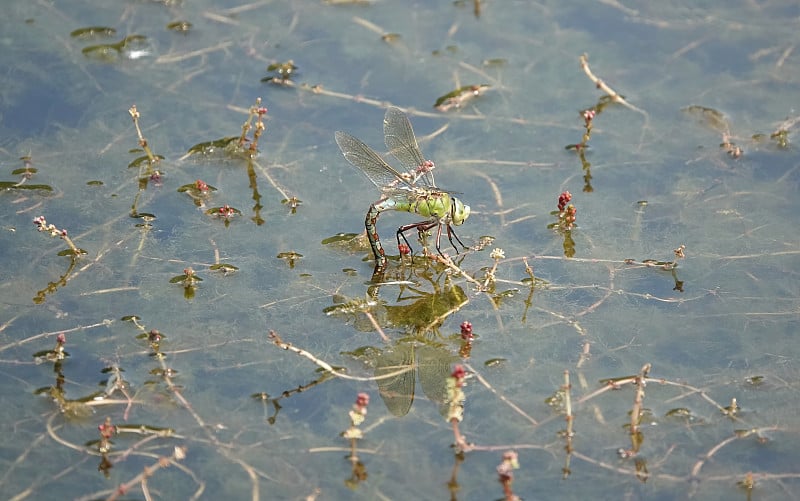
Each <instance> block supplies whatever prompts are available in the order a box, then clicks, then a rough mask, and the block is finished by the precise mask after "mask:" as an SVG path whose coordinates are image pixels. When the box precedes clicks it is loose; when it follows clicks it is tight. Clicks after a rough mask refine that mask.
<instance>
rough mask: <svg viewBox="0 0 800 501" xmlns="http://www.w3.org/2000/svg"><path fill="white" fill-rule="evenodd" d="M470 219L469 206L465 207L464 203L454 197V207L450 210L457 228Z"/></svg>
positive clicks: (451, 217)
mask: <svg viewBox="0 0 800 501" xmlns="http://www.w3.org/2000/svg"><path fill="white" fill-rule="evenodd" d="M468 217H469V205H464V202H462V201H461V200H459V199H457V198H456V197H453V205H452V207H451V209H450V219H452V220H453V224H454V225H456V226H460V225H461V224H463V223H464V221H466V220H467V218H468Z"/></svg>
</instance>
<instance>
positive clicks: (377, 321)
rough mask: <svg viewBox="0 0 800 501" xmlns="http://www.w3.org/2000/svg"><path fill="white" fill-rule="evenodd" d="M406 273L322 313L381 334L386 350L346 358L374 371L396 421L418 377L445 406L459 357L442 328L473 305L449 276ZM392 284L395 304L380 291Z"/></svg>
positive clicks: (432, 272)
mask: <svg viewBox="0 0 800 501" xmlns="http://www.w3.org/2000/svg"><path fill="white" fill-rule="evenodd" d="M415 271H417V273H414V272H415ZM394 273H396V274H402V273H404V270H402V269H395V270H394ZM405 273H407V275H408V276H407V279H405V280H396V281H392V282H383V283H381V284H377V285H371V286H370V287H369V289H368V291H367V294H366V295H365V298H364V299H350V300H346V299H345V298H343V297H340V296H338V297H334V302H335V304H334V305H333V306H329V307H328V308H325V310H324V311H325V313H326V314H327V315H331V316H336V317H339V318H342V319H343V320H345V321H346V322H348V323H350V322H351V323H352V324H353V326H354V327H355V328H356V329H357V330H359V331H361V332H378V333H379V334H380V335H381V336H382V338H383V340H384V343H385V344H384V345H382V346H372V345H370V346H364V347H361V348H358V349H357V350H353V351H351V352H349V353H347V354H348V355H350V356H352V357H355V358H357V359H359V360H360V361H362V362H363V363H365V364H367V365H369V366H371V367H374V369H375V376H376V378H377V382H378V390H379V392H380V395H381V398H382V399H383V402H384V404H386V408H387V409H388V410H389V412H391V413H392V414H394V415H395V416H404V415H406V414H407V413H408V411H409V410H410V409H411V405H412V403H413V402H414V395H415V387H416V384H415V374H419V382H420V384H421V385H422V391H423V393H424V394H425V396H426V397H427V398H428V399H430V400H431V401H433V402H436V403H437V404H440V405H442V404H444V403H445V397H446V395H447V389H446V384H445V382H446V378H447V376H448V375H449V374H450V365H451V364H452V363H453V362H455V361H457V360H458V359H459V357H458V355H457V351H458V347H457V346H454V345H451V343H448V342H447V339H446V338H445V337H443V336H442V335H441V333H440V331H439V329H440V327H441V326H442V324H443V323H444V321H445V320H446V319H447V318H449V317H450V316H451V315H452V314H454V313H456V312H457V311H459V310H460V309H461V308H462V307H463V306H464V305H465V304H467V303H468V302H469V298H468V297H467V295H466V293H465V292H464V290H463V289H462V287H461V286H459V285H456V284H454V283H452V281H451V280H450V276H449V274H448V273H447V272H446V271H435V270H434V269H432V268H425V269H423V268H421V266H420V267H419V268H416V267H415V268H412V269H410V270H405ZM396 278H402V277H400V276H398V277H396ZM411 278H413V279H414V280H411ZM390 285H391V286H392V287H395V286H397V287H398V288H399V293H398V296H397V298H396V300H395V302H394V304H389V303H388V301H386V300H383V299H381V298H380V290H381V288H382V287H383V288H386V287H389V286H390ZM386 328H392V329H398V330H399V331H400V332H401V334H402V336H401V337H400V338H399V339H396V338H394V336H391V337H390V336H389V335H387V334H386V332H385V331H384V329H386Z"/></svg>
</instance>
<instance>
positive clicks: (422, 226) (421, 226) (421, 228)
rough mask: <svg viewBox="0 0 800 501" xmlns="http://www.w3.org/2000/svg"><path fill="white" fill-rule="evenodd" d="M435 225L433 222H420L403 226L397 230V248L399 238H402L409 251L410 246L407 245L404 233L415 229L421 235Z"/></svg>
mask: <svg viewBox="0 0 800 501" xmlns="http://www.w3.org/2000/svg"><path fill="white" fill-rule="evenodd" d="M437 224H438V223H437V222H436V221H435V220H430V221H422V222H420V223H412V224H404V225H403V226H401V227H399V228H397V246H398V247H400V238H401V237H402V239H403V241H404V242H405V244H406V245H408V248H409V250H410V249H411V245H410V244H409V243H408V238H406V232H407V231H408V230H413V229H416V230H417V231H418V232H419V233H423V232H425V231H428V230H430V229H431V228H433V227H434V226H436V225H437ZM437 248H438V247H437ZM412 254H413V253H412Z"/></svg>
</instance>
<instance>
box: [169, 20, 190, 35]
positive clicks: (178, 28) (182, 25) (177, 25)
mask: <svg viewBox="0 0 800 501" xmlns="http://www.w3.org/2000/svg"><path fill="white" fill-rule="evenodd" d="M167 29H168V30H170V31H175V32H178V33H188V32H189V30H191V29H192V23H190V22H189V21H173V22H171V23H169V24H168V25H167Z"/></svg>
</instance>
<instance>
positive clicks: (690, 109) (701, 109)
mask: <svg viewBox="0 0 800 501" xmlns="http://www.w3.org/2000/svg"><path fill="white" fill-rule="evenodd" d="M683 112H684V113H687V114H689V115H691V116H693V117H695V118H697V119H698V120H700V122H701V123H703V124H704V125H706V126H707V127H710V128H711V129H714V130H716V131H717V132H720V133H723V134H727V133H728V132H729V131H730V126H729V125H728V121H727V120H726V119H725V115H723V114H722V113H720V112H719V111H717V110H715V109H713V108H706V107H705V106H699V105H696V104H693V105H691V106H687V107H686V108H684V109H683Z"/></svg>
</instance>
